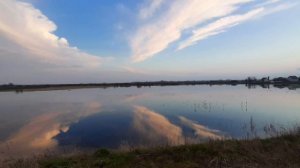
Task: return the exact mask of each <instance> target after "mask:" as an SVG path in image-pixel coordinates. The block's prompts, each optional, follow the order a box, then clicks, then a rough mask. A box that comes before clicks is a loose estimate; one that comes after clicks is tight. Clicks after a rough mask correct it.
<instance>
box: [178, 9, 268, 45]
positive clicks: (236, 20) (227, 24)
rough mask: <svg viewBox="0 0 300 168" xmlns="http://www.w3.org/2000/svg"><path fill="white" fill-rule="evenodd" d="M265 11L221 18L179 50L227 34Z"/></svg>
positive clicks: (196, 34) (196, 33)
mask: <svg viewBox="0 0 300 168" xmlns="http://www.w3.org/2000/svg"><path fill="white" fill-rule="evenodd" d="M263 11H264V9H263V8H259V9H255V10H253V11H250V12H248V13H246V14H243V15H232V16H228V17H224V18H221V19H219V20H217V21H215V22H213V23H211V24H209V25H207V26H206V27H202V28H199V29H198V30H195V31H194V32H193V35H192V36H191V37H190V38H189V39H187V40H186V41H184V42H182V43H181V44H180V45H179V47H178V49H179V50H181V49H184V48H186V47H188V46H191V45H193V44H196V42H198V41H200V40H204V39H206V38H208V37H210V36H214V35H218V34H220V33H223V32H225V31H226V30H227V29H228V28H231V27H234V26H237V25H239V24H240V23H242V22H245V21H247V20H250V19H252V18H253V17H255V16H257V15H259V14H261V13H262V12H263Z"/></svg>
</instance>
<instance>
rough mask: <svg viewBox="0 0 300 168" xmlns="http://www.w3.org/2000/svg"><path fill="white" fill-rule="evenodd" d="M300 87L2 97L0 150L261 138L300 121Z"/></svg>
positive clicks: (190, 88) (92, 91) (162, 89)
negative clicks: (250, 131) (267, 129)
mask: <svg viewBox="0 0 300 168" xmlns="http://www.w3.org/2000/svg"><path fill="white" fill-rule="evenodd" d="M299 100H300V92H299V90H288V89H278V88H273V87H271V88H270V89H263V88H255V89H248V88H246V87H244V86H234V87H233V86H213V87H209V86H176V87H172V86H170V87H151V88H142V89H138V88H117V89H115V88H108V89H96V88H95V89H79V90H71V91H67V90H66V91H63V90H61V91H41V92H26V93H22V94H15V93H13V92H5V93H4V92H2V93H0V107H1V111H0V114H1V119H0V120H1V122H0V123H1V124H0V130H1V131H0V153H1V155H2V156H8V154H16V153H18V154H29V153H37V152H43V151H45V150H59V149H62V148H65V147H71V148H72V147H76V148H80V149H95V148H102V147H104V148H113V149H120V148H121V149H124V148H125V149H126V148H132V147H148V146H156V145H166V144H168V145H178V144H183V143H186V142H188V143H196V142H203V141H207V140H208V139H223V138H227V137H233V138H242V137H246V135H247V130H245V128H248V127H247V126H248V125H249V122H250V121H251V122H253V123H252V124H254V125H255V129H257V130H256V132H257V134H258V135H263V134H264V132H263V128H264V126H266V125H268V124H273V125H275V126H277V127H282V126H283V127H286V128H289V127H291V126H294V125H295V124H298V123H299V121H300V103H299Z"/></svg>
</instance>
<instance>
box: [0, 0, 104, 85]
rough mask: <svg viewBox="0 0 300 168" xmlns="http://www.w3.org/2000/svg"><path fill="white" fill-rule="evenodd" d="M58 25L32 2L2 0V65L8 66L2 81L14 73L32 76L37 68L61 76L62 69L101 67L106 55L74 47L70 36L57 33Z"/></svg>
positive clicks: (0, 22)
mask: <svg viewBox="0 0 300 168" xmlns="http://www.w3.org/2000/svg"><path fill="white" fill-rule="evenodd" d="M56 29H57V26H56V25H55V23H54V22H52V21H51V20H49V19H48V18H47V16H45V15H44V14H43V13H42V12H41V11H40V10H38V9H36V8H34V7H33V6H32V5H31V4H29V3H25V2H21V1H17V0H5V1H0V43H1V45H0V65H1V67H2V68H3V70H5V72H4V74H3V75H2V74H1V75H2V76H5V77H6V78H2V80H5V81H0V82H6V81H7V80H9V79H13V78H14V76H15V78H18V79H20V76H26V77H29V78H31V77H32V76H33V74H34V73H37V71H39V72H47V73H44V75H48V74H49V72H50V71H51V73H52V75H53V76H56V75H58V76H59V75H61V71H64V72H63V73H67V71H70V72H72V73H73V71H91V70H98V69H99V67H100V65H101V63H103V61H105V59H103V58H100V57H98V56H94V55H91V54H87V53H85V52H82V51H80V50H79V49H78V48H76V47H71V46H70V45H69V43H68V41H67V39H65V38H63V37H58V36H57V35H55V34H54V32H55V31H56ZM4 67H5V68H4ZM2 68H0V69H1V70H2ZM1 72H2V73H3V71H1ZM54 72H55V73H54ZM15 78H14V79H15Z"/></svg>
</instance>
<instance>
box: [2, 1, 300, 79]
mask: <svg viewBox="0 0 300 168" xmlns="http://www.w3.org/2000/svg"><path fill="white" fill-rule="evenodd" d="M0 11H1V12H0V44H2V45H1V46H2V47H0V58H1V60H0V61H1V63H0V70H1V74H2V78H1V79H0V83H8V82H14V83H73V82H76V83H80V82H118V81H120V82H123V81H136V80H139V81H145V80H183V79H184V80H186V79H187V80H194V79H196V80H197V79H200V80H201V79H227V78H234V79H240V78H245V77H247V76H258V77H262V76H279V75H285V76H286V75H298V76H299V74H300V70H299V68H300V45H299V44H300V38H299V37H300V31H299V30H300V22H298V21H297V20H299V16H300V5H298V2H297V1H296V0H228V1H226V2H224V1H222V0H214V1H210V2H207V1H204V0H187V1H181V0H143V1H136V0H128V1H121V0H90V1H88V2H87V1H85V0H76V1H69V0H43V1H41V0H22V1H20V0H5V1H2V2H0Z"/></svg>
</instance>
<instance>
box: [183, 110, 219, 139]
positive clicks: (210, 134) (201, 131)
mask: <svg viewBox="0 0 300 168" xmlns="http://www.w3.org/2000/svg"><path fill="white" fill-rule="evenodd" d="M179 119H180V121H181V122H182V123H183V124H184V125H185V126H187V127H189V128H191V129H192V130H193V131H194V135H196V137H197V138H199V139H200V140H210V139H212V140H218V139H224V136H223V135H222V133H221V132H220V131H219V130H214V129H209V128H207V127H205V126H203V125H200V124H198V123H196V122H194V121H192V120H189V119H187V118H185V117H182V116H180V117H179Z"/></svg>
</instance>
